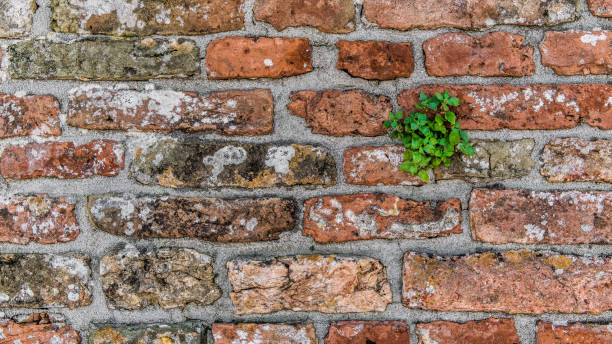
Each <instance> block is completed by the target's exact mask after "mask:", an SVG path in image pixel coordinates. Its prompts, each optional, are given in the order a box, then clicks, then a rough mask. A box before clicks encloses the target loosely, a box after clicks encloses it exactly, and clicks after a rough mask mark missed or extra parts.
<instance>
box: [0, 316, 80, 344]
mask: <svg viewBox="0 0 612 344" xmlns="http://www.w3.org/2000/svg"><path fill="white" fill-rule="evenodd" d="M0 333H2V342H3V343H21V344H38V343H54V344H55V343H60V344H79V343H81V336H79V333H78V332H77V331H75V330H73V329H72V328H70V326H68V325H67V324H66V323H64V321H63V319H62V318H61V317H56V316H54V315H49V314H46V313H34V314H31V315H23V316H18V317H14V318H13V319H0Z"/></svg>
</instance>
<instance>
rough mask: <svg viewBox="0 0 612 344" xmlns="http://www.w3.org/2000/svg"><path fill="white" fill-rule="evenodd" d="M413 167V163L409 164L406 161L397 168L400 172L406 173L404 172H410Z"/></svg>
mask: <svg viewBox="0 0 612 344" xmlns="http://www.w3.org/2000/svg"><path fill="white" fill-rule="evenodd" d="M411 166H413V165H412V163H410V162H408V161H404V162H403V163H402V164H401V165H399V167H398V168H397V169H398V170H400V171H404V172H410V167H411Z"/></svg>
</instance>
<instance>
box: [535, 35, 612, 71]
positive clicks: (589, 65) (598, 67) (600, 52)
mask: <svg viewBox="0 0 612 344" xmlns="http://www.w3.org/2000/svg"><path fill="white" fill-rule="evenodd" d="M540 54H542V64H543V65H544V66H546V67H549V68H552V69H553V70H554V71H555V73H557V74H559V75H582V74H585V75H586V74H612V31H573V30H572V31H547V32H545V33H544V40H543V41H542V42H541V43H540Z"/></svg>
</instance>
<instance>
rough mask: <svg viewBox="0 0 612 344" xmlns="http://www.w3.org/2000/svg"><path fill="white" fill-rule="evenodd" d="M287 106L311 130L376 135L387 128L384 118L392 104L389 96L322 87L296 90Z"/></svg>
mask: <svg viewBox="0 0 612 344" xmlns="http://www.w3.org/2000/svg"><path fill="white" fill-rule="evenodd" d="M287 108H288V109H289V111H291V112H292V113H293V114H294V115H296V116H300V117H303V118H304V119H305V120H306V125H307V126H308V127H310V128H312V132H313V133H314V134H322V135H332V136H347V135H361V136H378V135H383V134H385V133H386V132H387V129H385V127H384V126H383V121H384V120H386V119H387V118H388V116H389V112H391V111H392V110H393V105H392V104H391V99H389V97H385V96H382V95H375V94H371V93H367V92H364V91H361V90H350V91H338V90H325V91H318V92H317V91H299V92H296V93H294V94H292V95H291V102H290V103H289V104H287Z"/></svg>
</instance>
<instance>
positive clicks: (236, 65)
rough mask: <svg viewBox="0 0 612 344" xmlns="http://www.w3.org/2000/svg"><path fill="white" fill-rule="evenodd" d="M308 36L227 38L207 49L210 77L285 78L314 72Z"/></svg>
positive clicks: (211, 44)
mask: <svg viewBox="0 0 612 344" xmlns="http://www.w3.org/2000/svg"><path fill="white" fill-rule="evenodd" d="M311 54H312V47H311V46H310V41H309V40H308V39H306V38H280V37H277V38H268V37H256V38H248V37H224V38H217V39H215V40H214V41H212V42H210V44H208V47H207V48H206V69H207V73H208V78H209V79H248V78H277V79H278V78H283V77H288V76H293V75H299V74H304V73H308V72H310V71H312V61H311Z"/></svg>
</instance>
